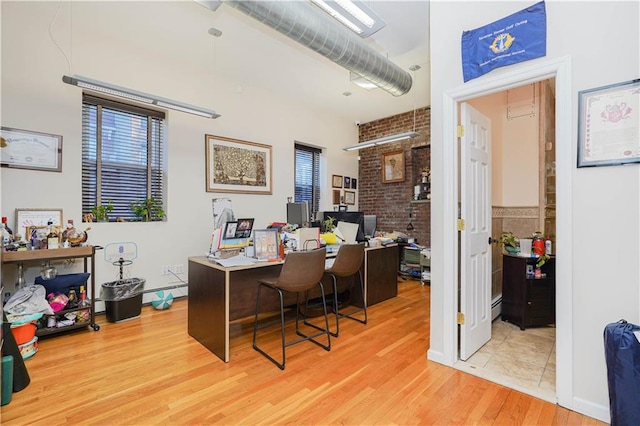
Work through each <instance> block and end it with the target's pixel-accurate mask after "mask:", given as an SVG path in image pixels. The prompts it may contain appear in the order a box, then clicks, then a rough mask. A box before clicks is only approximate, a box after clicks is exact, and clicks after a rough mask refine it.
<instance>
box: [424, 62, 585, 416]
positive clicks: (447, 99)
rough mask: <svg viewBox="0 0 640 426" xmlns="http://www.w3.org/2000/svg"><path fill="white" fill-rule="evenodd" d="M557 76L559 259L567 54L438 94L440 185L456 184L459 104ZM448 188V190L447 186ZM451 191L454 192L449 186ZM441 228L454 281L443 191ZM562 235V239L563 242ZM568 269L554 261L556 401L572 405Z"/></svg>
mask: <svg viewBox="0 0 640 426" xmlns="http://www.w3.org/2000/svg"><path fill="white" fill-rule="evenodd" d="M553 77H555V79H556V123H557V126H556V131H555V135H556V138H555V139H556V141H557V147H556V148H557V149H556V162H557V167H556V174H557V177H556V186H557V193H558V197H557V198H558V205H557V217H556V223H557V226H556V227H557V234H556V241H557V247H558V250H557V256H558V259H563V258H564V259H568V258H571V256H570V254H571V253H570V250H571V248H570V245H569V244H568V242H569V241H570V240H571V227H570V220H569V218H570V217H571V215H570V213H571V212H570V203H569V196H568V194H570V193H571V171H572V164H573V162H572V158H573V157H572V155H571V153H572V149H571V147H572V144H571V134H572V132H571V129H570V123H571V120H570V114H571V101H570V100H571V84H570V83H571V81H570V59H569V58H568V57H563V58H559V59H555V60H549V61H544V62H539V63H536V64H534V65H530V66H528V67H526V68H522V69H518V70H512V71H508V72H504V73H502V74H500V75H499V76H497V77H494V78H487V79H486V80H482V81H480V82H472V83H469V84H466V85H465V86H464V87H461V88H458V89H455V90H452V91H450V92H447V93H445V95H444V97H443V106H444V110H443V114H444V115H443V122H444V124H445V125H444V128H443V143H444V148H443V149H444V153H443V158H444V162H443V167H444V168H445V170H446V171H445V175H444V180H445V190H446V189H448V188H451V189H453V188H456V187H458V179H457V176H458V164H457V158H458V147H457V144H456V141H457V135H456V123H457V122H458V119H457V117H458V108H459V104H460V103H462V102H464V101H466V100H468V99H473V98H477V97H479V96H483V95H486V94H491V93H495V92H499V91H504V90H507V89H509V88H514V87H518V86H522V85H525V84H528V83H532V82H537V81H541V80H545V79H548V78H553ZM452 192H453V191H452ZM453 193H454V194H455V192H453ZM443 201H444V208H443V213H444V217H445V219H444V221H445V225H447V226H445V227H444V228H443V237H444V239H443V243H444V244H443V253H444V256H445V259H444V261H443V263H442V266H443V271H442V277H443V279H444V282H455V283H458V263H459V256H458V246H457V240H458V239H457V238H456V232H457V231H456V229H457V227H456V226H455V223H456V218H457V211H458V205H457V197H450V196H445V197H444V199H443ZM564 241H567V243H566V244H563V242H564ZM571 287H572V273H571V268H570V265H567V264H566V262H565V263H563V262H561V261H560V262H558V265H557V269H556V306H562V310H558V309H556V312H557V315H556V338H555V340H556V365H557V373H556V392H555V394H556V401H557V402H558V403H560V404H561V405H563V406H569V407H570V406H571V405H572V401H571V395H572V394H573V389H572V387H571V386H572V385H571V384H572V382H573V380H572V378H573V377H572V371H571V370H572V369H571V359H572V338H571V335H572V333H571V332H572V324H571V317H572V304H571V297H570V295H571V294H572V288H571ZM456 288H457V286H455V287H454V288H449V287H448V286H445V287H444V288H443V305H442V315H443V317H442V318H443V331H444V334H443V338H444V339H443V342H444V346H443V353H442V354H441V359H442V360H443V361H444V362H447V363H450V365H454V364H455V363H456V362H457V360H458V328H457V325H456V322H455V319H456V312H457V309H458V298H459V295H458V292H457V291H455V289H456ZM439 355H440V354H438V353H432V354H431V353H430V357H431V356H433V357H436V356H439Z"/></svg>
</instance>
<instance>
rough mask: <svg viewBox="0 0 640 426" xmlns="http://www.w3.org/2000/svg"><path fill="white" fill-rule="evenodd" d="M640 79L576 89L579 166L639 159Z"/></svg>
mask: <svg viewBox="0 0 640 426" xmlns="http://www.w3.org/2000/svg"><path fill="white" fill-rule="evenodd" d="M638 129H640V79H636V80H631V81H625V82H623V83H616V84H611V85H608V86H602V87H596V88H594V89H588V90H582V91H580V92H578V167H589V166H616V165H622V164H628V163H640V130H638Z"/></svg>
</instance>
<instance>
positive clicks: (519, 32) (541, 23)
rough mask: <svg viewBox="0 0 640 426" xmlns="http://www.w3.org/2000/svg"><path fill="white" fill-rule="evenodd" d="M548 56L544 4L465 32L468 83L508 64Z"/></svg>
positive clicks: (463, 72) (463, 52)
mask: <svg viewBox="0 0 640 426" xmlns="http://www.w3.org/2000/svg"><path fill="white" fill-rule="evenodd" d="M546 54H547V15H546V11H545V5H544V1H541V2H540V3H536V4H534V5H533V6H530V7H528V8H526V9H524V10H521V11H519V12H516V13H514V14H513V15H510V16H507V17H506V18H502V19H500V20H498V21H495V22H493V23H491V24H488V25H485V26H483V27H480V28H476V29H475V30H469V31H464V32H463V33H462V75H463V78H464V81H465V82H467V81H469V80H471V79H473V78H477V77H480V76H481V75H484V74H486V73H488V72H489V71H491V70H493V69H495V68H498V67H503V66H505V65H511V64H516V63H518V62H523V61H528V60H530V59H535V58H539V57H541V56H545V55H546Z"/></svg>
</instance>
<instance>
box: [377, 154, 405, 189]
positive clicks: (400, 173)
mask: <svg viewBox="0 0 640 426" xmlns="http://www.w3.org/2000/svg"><path fill="white" fill-rule="evenodd" d="M393 182H404V151H403V150H399V151H391V152H386V153H384V154H382V183H393Z"/></svg>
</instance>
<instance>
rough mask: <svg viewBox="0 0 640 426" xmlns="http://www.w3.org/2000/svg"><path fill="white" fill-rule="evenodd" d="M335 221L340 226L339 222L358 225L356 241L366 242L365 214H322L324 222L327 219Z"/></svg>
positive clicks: (347, 212)
mask: <svg viewBox="0 0 640 426" xmlns="http://www.w3.org/2000/svg"><path fill="white" fill-rule="evenodd" d="M329 217H330V218H332V219H333V224H334V225H336V226H337V225H338V222H349V223H357V224H358V233H357V234H356V241H357V242H361V241H366V238H365V236H364V213H363V212H349V211H346V212H335V211H334V212H322V220H326V219H327V218H329Z"/></svg>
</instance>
